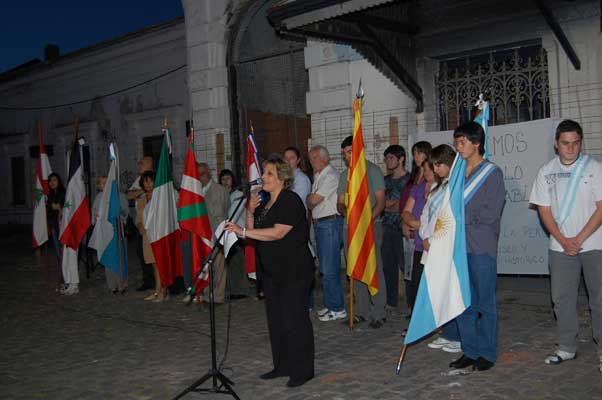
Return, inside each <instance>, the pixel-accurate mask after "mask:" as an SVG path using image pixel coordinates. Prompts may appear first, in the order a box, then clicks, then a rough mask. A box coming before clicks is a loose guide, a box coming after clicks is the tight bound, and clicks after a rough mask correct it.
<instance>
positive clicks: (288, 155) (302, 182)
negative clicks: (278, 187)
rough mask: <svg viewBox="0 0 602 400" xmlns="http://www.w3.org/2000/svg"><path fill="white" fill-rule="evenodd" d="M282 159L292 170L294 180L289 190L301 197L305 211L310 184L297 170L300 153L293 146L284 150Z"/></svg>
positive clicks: (305, 176)
mask: <svg viewBox="0 0 602 400" xmlns="http://www.w3.org/2000/svg"><path fill="white" fill-rule="evenodd" d="M284 159H285V160H286V162H287V163H288V165H289V166H290V167H291V169H292V170H293V176H294V178H295V180H294V181H293V187H292V188H291V190H292V191H293V192H295V193H297V195H298V196H299V197H301V200H303V205H304V206H305V210H307V195H308V194H309V192H311V182H310V180H309V178H308V177H307V175H305V174H304V173H303V172H302V171H301V169H300V168H299V163H300V162H301V153H300V152H299V149H298V148H296V147H293V146H291V147H287V148H286V149H284Z"/></svg>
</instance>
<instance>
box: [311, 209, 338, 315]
mask: <svg viewBox="0 0 602 400" xmlns="http://www.w3.org/2000/svg"><path fill="white" fill-rule="evenodd" d="M314 232H315V235H316V244H317V250H318V259H319V260H320V272H321V273H322V285H323V290H324V307H325V308H327V309H328V310H330V311H334V312H341V311H344V310H345V303H344V301H343V288H342V286H341V245H342V243H343V241H342V234H343V218H342V217H340V216H338V215H337V216H336V217H334V218H332V219H324V220H320V219H314Z"/></svg>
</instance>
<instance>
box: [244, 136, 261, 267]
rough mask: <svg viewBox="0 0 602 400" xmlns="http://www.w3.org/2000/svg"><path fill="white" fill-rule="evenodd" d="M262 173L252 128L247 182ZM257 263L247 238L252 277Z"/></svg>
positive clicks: (248, 264) (246, 259)
mask: <svg viewBox="0 0 602 400" xmlns="http://www.w3.org/2000/svg"><path fill="white" fill-rule="evenodd" d="M261 174H262V171H261V162H260V161H259V151H258V150H257V144H256V143H255V137H254V136H253V129H251V133H249V136H247V182H251V181H254V180H256V179H259V178H261ZM258 188H261V185H255V186H253V187H251V191H253V190H257V189H258ZM255 263H256V260H255V243H254V242H253V241H252V240H250V239H247V240H245V271H246V273H247V274H248V275H249V276H250V277H251V278H255V271H256V269H257V266H256V265H255Z"/></svg>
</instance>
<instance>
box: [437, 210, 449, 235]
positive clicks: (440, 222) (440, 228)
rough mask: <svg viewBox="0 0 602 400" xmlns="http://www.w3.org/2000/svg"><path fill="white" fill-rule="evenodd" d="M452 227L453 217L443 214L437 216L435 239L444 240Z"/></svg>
mask: <svg viewBox="0 0 602 400" xmlns="http://www.w3.org/2000/svg"><path fill="white" fill-rule="evenodd" d="M451 226H452V217H451V215H449V214H448V213H441V214H440V215H438V216H437V221H436V222H435V237H436V238H438V239H439V238H442V237H444V236H447V233H448V232H449V230H450V228H451Z"/></svg>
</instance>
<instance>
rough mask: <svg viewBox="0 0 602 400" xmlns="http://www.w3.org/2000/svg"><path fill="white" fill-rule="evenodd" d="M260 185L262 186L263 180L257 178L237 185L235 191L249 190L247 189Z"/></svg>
mask: <svg viewBox="0 0 602 400" xmlns="http://www.w3.org/2000/svg"><path fill="white" fill-rule="evenodd" d="M262 184H263V179H261V178H257V179H255V180H252V181H250V182H245V183H241V184H240V185H238V186H237V187H236V189H249V188H252V187H253V186H256V185H262Z"/></svg>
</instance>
